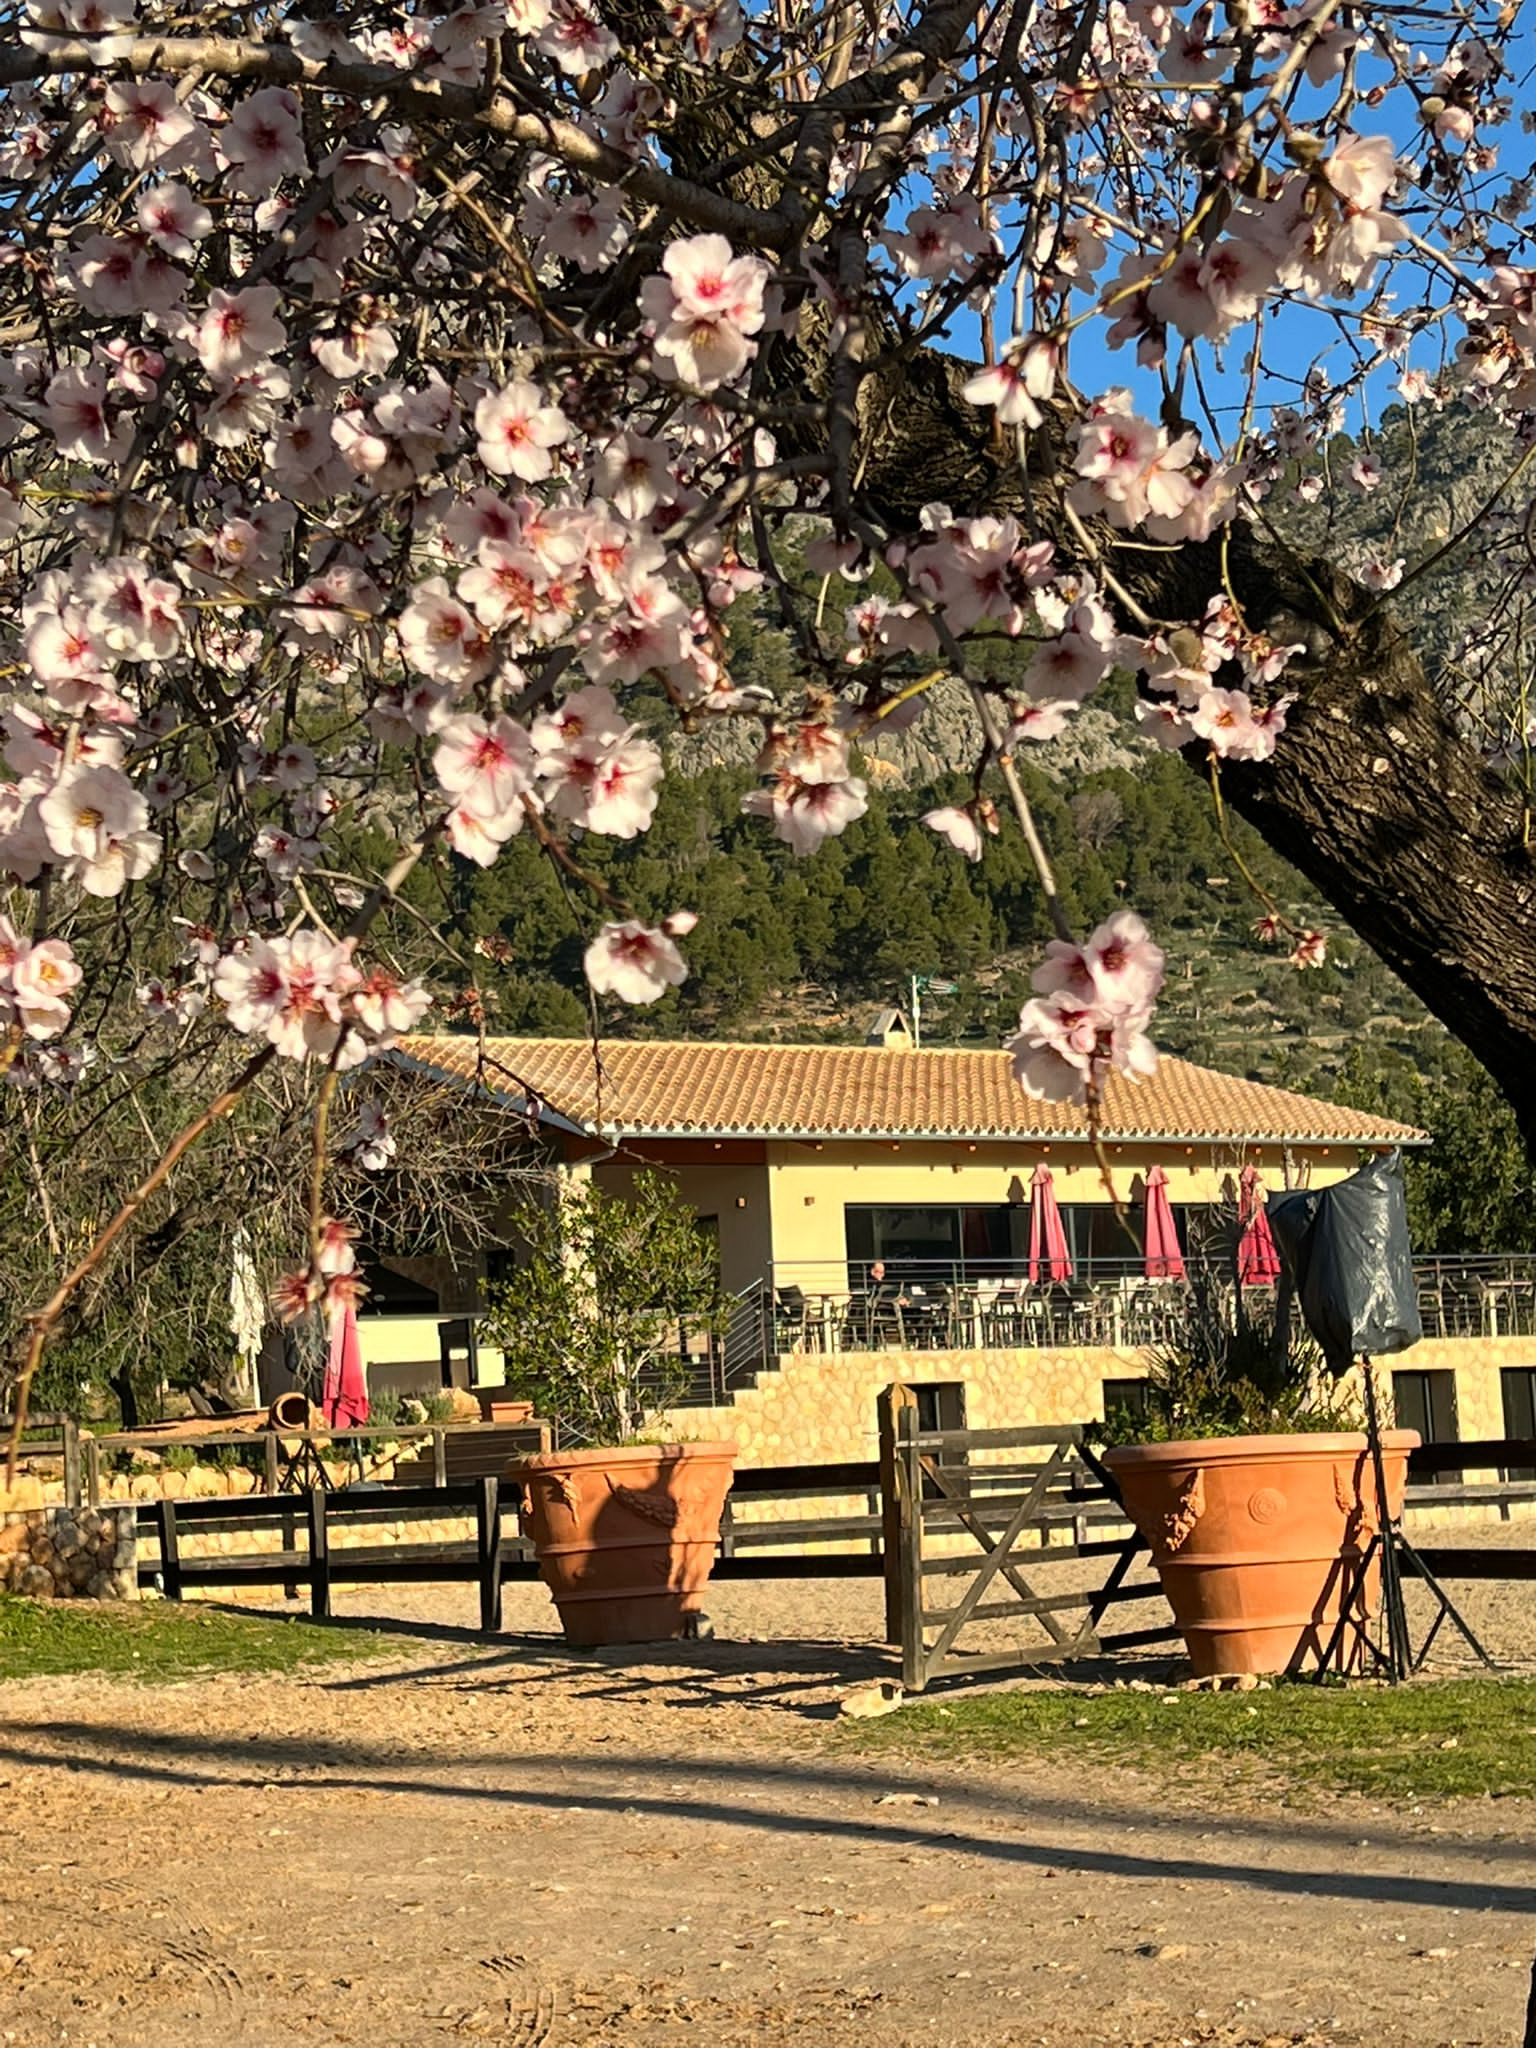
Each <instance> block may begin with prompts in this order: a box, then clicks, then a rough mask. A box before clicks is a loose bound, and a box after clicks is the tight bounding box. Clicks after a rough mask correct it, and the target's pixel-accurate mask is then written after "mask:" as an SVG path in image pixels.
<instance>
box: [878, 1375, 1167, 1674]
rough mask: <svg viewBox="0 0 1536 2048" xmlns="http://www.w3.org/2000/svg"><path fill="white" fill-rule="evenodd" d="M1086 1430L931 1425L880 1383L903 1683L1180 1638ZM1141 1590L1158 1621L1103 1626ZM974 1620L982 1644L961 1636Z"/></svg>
mask: <svg viewBox="0 0 1536 2048" xmlns="http://www.w3.org/2000/svg"><path fill="white" fill-rule="evenodd" d="M1085 1434H1086V1432H1085V1429H1084V1428H1083V1427H1082V1426H1081V1425H1068V1426H1056V1427H1049V1428H1026V1429H970V1430H963V1429H933V1430H925V1429H923V1428H922V1427H921V1425H920V1423H919V1419H918V1413H917V1403H916V1400H915V1397H914V1396H913V1394H912V1392H911V1390H910V1389H909V1388H907V1387H902V1386H895V1387H890V1388H888V1389H887V1390H886V1392H885V1393H884V1395H882V1397H881V1403H880V1439H881V1454H882V1462H883V1464H884V1466H885V1469H886V1473H887V1483H886V1488H885V1515H886V1529H887V1537H886V1561H887V1566H888V1570H887V1574H886V1602H887V1605H886V1632H887V1635H888V1636H891V1637H895V1638H896V1639H898V1640H899V1641H900V1643H901V1664H902V1683H903V1685H904V1686H905V1687H906V1689H907V1690H908V1691H909V1692H922V1691H923V1690H924V1689H925V1687H927V1686H928V1685H930V1684H931V1683H932V1682H933V1681H934V1680H935V1679H938V1678H953V1677H961V1676H965V1677H974V1676H976V1675H977V1674H979V1673H982V1672H999V1671H1020V1670H1025V1669H1029V1668H1032V1667H1034V1666H1036V1665H1040V1664H1055V1663H1063V1662H1065V1661H1067V1660H1068V1659H1070V1658H1076V1657H1089V1656H1096V1655H1100V1654H1102V1653H1106V1652H1112V1651H1115V1650H1126V1649H1133V1648H1142V1647H1144V1646H1149V1645H1151V1644H1154V1643H1165V1642H1172V1641H1175V1640H1176V1639H1177V1636H1178V1631H1177V1630H1176V1629H1175V1628H1174V1627H1173V1626H1172V1624H1171V1621H1170V1620H1169V1619H1167V1608H1166V1604H1165V1603H1164V1602H1163V1594H1162V1588H1161V1587H1160V1586H1159V1585H1158V1584H1157V1583H1156V1581H1148V1582H1145V1583H1140V1584H1128V1583H1127V1574H1128V1573H1129V1571H1130V1568H1131V1566H1132V1564H1133V1563H1134V1562H1135V1560H1136V1558H1137V1557H1138V1556H1139V1555H1141V1554H1142V1553H1144V1552H1145V1550H1146V1544H1145V1543H1144V1541H1143V1540H1142V1538H1141V1537H1140V1536H1139V1535H1137V1534H1136V1533H1135V1532H1134V1531H1133V1532H1131V1533H1129V1534H1127V1533H1126V1530H1125V1510H1124V1508H1123V1507H1122V1506H1121V1504H1120V1500H1119V1496H1118V1494H1117V1493H1116V1491H1115V1488H1114V1483H1113V1481H1112V1480H1111V1479H1110V1477H1109V1474H1108V1473H1107V1472H1106V1471H1105V1469H1104V1467H1103V1466H1102V1465H1101V1464H1100V1463H1099V1461H1098V1459H1097V1457H1095V1455H1094V1453H1093V1452H1092V1450H1091V1449H1090V1448H1089V1447H1088V1445H1087V1443H1086V1442H1085V1441H1084V1438H1085ZM1109 1525H1112V1526H1109ZM1095 1527H1100V1528H1104V1529H1105V1533H1104V1534H1103V1535H1101V1536H1096V1535H1094V1534H1093V1533H1092V1531H1093V1529H1094V1528H1095ZM1069 1566H1070V1567H1071V1570H1070V1571H1067V1570H1066V1569H1065V1568H1066V1567H1069ZM1064 1578H1065V1579H1069V1580H1070V1581H1071V1582H1072V1583H1070V1584H1063V1583H1062V1582H1063V1579H1064ZM1047 1589H1049V1590H1047ZM1141 1600H1155V1601H1157V1602H1158V1603H1159V1605H1160V1607H1161V1612H1160V1613H1159V1615H1158V1617H1157V1621H1156V1624H1155V1626H1153V1627H1149V1628H1140V1629H1134V1630H1122V1631H1120V1632H1118V1633H1115V1634H1112V1635H1105V1634H1102V1633H1101V1631H1100V1624H1101V1622H1102V1621H1103V1619H1104V1616H1105V1615H1106V1614H1107V1613H1108V1612H1109V1610H1110V1609H1111V1608H1113V1607H1116V1606H1118V1605H1120V1604H1121V1603H1122V1602H1126V1601H1141ZM978 1627H986V1629H987V1635H986V1637H985V1639H984V1642H983V1643H982V1644H980V1645H978V1644H976V1643H975V1641H974V1638H972V1639H971V1640H970V1641H968V1642H967V1641H963V1640H962V1638H965V1637H967V1636H968V1635H969V1634H970V1632H971V1631H973V1630H974V1629H976V1628H978ZM1000 1635H1006V1636H1007V1638H1008V1640H1007V1642H1006V1643H1005V1644H1002V1645H1000V1644H999V1642H998V1638H999V1636H1000Z"/></svg>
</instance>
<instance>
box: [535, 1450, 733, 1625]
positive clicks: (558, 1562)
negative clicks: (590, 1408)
mask: <svg viewBox="0 0 1536 2048" xmlns="http://www.w3.org/2000/svg"><path fill="white" fill-rule="evenodd" d="M735 1462H736V1446H735V1445H734V1444H641V1445H635V1446H633V1447H631V1448H628V1449H625V1450H604V1451H545V1452H542V1453H540V1454H538V1455H537V1456H535V1457H532V1458H521V1459H519V1460H518V1462H517V1463H516V1464H515V1465H513V1466H512V1467H511V1468H510V1470H509V1472H508V1477H509V1478H511V1479H514V1480H520V1481H521V1482H522V1486H523V1510H522V1515H521V1522H522V1528H523V1533H524V1535H526V1536H531V1537H532V1539H533V1544H534V1548H535V1549H536V1551H537V1552H538V1558H539V1576H540V1577H541V1578H542V1579H543V1581H544V1583H545V1585H546V1586H548V1587H549V1589H550V1591H551V1592H552V1593H553V1594H554V1596H555V1605H556V1607H557V1608H558V1609H559V1610H560V1620H561V1623H562V1625H563V1626H564V1629H565V1638H566V1641H567V1642H570V1643H582V1644H593V1643H657V1642H666V1641H668V1640H670V1639H672V1638H674V1637H676V1636H680V1635H682V1634H683V1633H684V1631H685V1629H686V1627H687V1619H688V1616H689V1615H691V1614H697V1612H698V1611H699V1604H700V1602H701V1601H702V1599H703V1597H704V1588H705V1585H706V1584H707V1583H708V1580H709V1574H710V1569H711V1567H712V1566H713V1564H714V1561H715V1546H716V1543H717V1542H718V1540H719V1535H720V1513H721V1510H722V1508H723V1507H724V1506H725V1497H726V1495H727V1494H728V1493H729V1492H730V1490H731V1468H732V1466H733V1465H734V1464H735Z"/></svg>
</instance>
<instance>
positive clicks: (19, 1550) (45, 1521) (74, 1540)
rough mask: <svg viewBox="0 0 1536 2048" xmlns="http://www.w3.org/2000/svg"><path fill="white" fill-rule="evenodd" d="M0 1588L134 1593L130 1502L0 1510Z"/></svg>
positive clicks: (119, 1596)
mask: <svg viewBox="0 0 1536 2048" xmlns="http://www.w3.org/2000/svg"><path fill="white" fill-rule="evenodd" d="M0 1591H4V1592H7V1593H25V1594H27V1595H29V1596H30V1597H31V1598H32V1599H34V1600H71V1599H73V1600H133V1599H136V1598H137V1597H138V1578H137V1574H136V1562H135V1555H134V1514H133V1510H132V1509H131V1508H33V1509H30V1510H28V1511H25V1512H23V1513H20V1514H6V1515H0Z"/></svg>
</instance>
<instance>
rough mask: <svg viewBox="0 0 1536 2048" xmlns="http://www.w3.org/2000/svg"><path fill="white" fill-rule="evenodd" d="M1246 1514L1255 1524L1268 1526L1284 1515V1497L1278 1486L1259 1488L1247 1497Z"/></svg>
mask: <svg viewBox="0 0 1536 2048" xmlns="http://www.w3.org/2000/svg"><path fill="white" fill-rule="evenodd" d="M1248 1513H1249V1515H1250V1516H1251V1517H1252V1519H1253V1520H1254V1521H1255V1522H1258V1523H1260V1524H1261V1525H1263V1526H1266V1527H1267V1526H1268V1524H1269V1523H1271V1522H1278V1521H1279V1519H1280V1517H1281V1516H1282V1515H1283V1514H1284V1513H1285V1495H1284V1494H1283V1493H1282V1492H1281V1491H1280V1489H1279V1487H1278V1486H1260V1487H1258V1488H1256V1489H1255V1491H1254V1492H1252V1493H1251V1494H1249V1496H1248Z"/></svg>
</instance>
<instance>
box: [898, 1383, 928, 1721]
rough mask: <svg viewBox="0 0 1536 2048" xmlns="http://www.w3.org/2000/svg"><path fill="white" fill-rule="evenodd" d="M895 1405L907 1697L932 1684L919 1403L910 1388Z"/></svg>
mask: <svg viewBox="0 0 1536 2048" xmlns="http://www.w3.org/2000/svg"><path fill="white" fill-rule="evenodd" d="M901 1391H902V1392H903V1393H904V1394H905V1395H906V1397H907V1398H906V1400H905V1401H903V1402H900V1403H898V1404H896V1408H895V1415H894V1421H895V1425H896V1429H895V1435H896V1447H895V1448H896V1502H897V1508H898V1512H899V1520H900V1530H899V1537H900V1540H899V1544H898V1569H897V1585H898V1588H899V1592H898V1598H899V1599H900V1602H901V1682H902V1684H903V1685H904V1686H905V1687H906V1689H907V1691H908V1692H921V1691H922V1690H923V1688H924V1686H925V1685H926V1684H927V1683H928V1675H927V1672H926V1670H925V1669H924V1663H925V1659H924V1651H925V1649H926V1647H927V1643H926V1638H925V1636H924V1633H923V1483H922V1480H923V1474H922V1464H921V1461H920V1459H919V1456H918V1449H917V1438H918V1416H917V1398H916V1396H915V1395H914V1394H913V1393H912V1391H911V1389H910V1388H907V1387H903V1388H902V1390H901Z"/></svg>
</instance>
